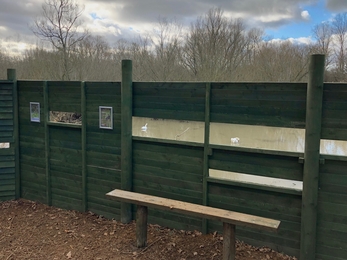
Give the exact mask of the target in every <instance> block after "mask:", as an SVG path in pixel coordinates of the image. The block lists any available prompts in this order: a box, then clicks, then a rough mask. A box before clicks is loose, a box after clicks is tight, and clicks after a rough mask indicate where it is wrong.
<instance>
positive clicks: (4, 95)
mask: <svg viewBox="0 0 347 260" xmlns="http://www.w3.org/2000/svg"><path fill="white" fill-rule="evenodd" d="M13 114H14V109H13V83H12V82H0V143H1V142H4V143H5V142H13V141H14V140H13V119H14V118H13Z"/></svg>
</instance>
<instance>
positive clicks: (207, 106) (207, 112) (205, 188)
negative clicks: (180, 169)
mask: <svg viewBox="0 0 347 260" xmlns="http://www.w3.org/2000/svg"><path fill="white" fill-rule="evenodd" d="M210 97H211V83H206V91H205V131H204V172H203V185H202V190H203V191H202V192H203V199H202V203H203V205H207V203H208V184H207V178H208V174H209V173H208V172H209V163H208V159H209V154H210V152H209V150H210V115H211V111H210V104H211V98H210ZM207 228H208V222H207V219H203V220H202V233H204V234H206V233H207Z"/></svg>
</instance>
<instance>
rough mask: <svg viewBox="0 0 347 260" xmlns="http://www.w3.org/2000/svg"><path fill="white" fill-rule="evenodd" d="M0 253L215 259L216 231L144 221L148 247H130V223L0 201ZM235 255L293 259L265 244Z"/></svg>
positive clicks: (240, 246)
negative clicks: (150, 223)
mask: <svg viewBox="0 0 347 260" xmlns="http://www.w3.org/2000/svg"><path fill="white" fill-rule="evenodd" d="M0 212H1V214H0V259H4V260H10V259H11V260H17V259H52V260H53V259H57V260H60V259H86V260H87V259H88V260H89V259H95V260H101V259H103V260H104V259H153V260H157V259H165V260H167V259H175V260H183V259H187V260H188V259H221V257H222V253H221V251H222V244H223V239H222V237H221V236H219V235H217V234H209V235H201V233H200V232H188V231H181V230H172V229H168V228H163V227H160V226H158V225H149V227H148V245H149V246H148V247H146V248H144V249H138V248H136V247H135V225H134V223H131V224H128V225H124V224H121V223H120V222H117V221H114V220H108V219H104V218H102V217H99V216H97V215H95V214H92V213H80V212H76V211H67V210H62V209H58V208H54V207H48V206H46V205H43V204H40V203H35V202H31V201H28V200H23V199H21V200H18V201H8V202H0ZM236 259H239V260H240V259H242V260H250V259H258V260H262V259H265V260H268V259H276V260H294V259H296V258H293V257H289V256H285V255H282V254H279V253H277V252H274V251H272V250H271V249H268V248H255V247H251V246H249V245H247V244H244V243H241V242H240V243H238V244H237V257H236Z"/></svg>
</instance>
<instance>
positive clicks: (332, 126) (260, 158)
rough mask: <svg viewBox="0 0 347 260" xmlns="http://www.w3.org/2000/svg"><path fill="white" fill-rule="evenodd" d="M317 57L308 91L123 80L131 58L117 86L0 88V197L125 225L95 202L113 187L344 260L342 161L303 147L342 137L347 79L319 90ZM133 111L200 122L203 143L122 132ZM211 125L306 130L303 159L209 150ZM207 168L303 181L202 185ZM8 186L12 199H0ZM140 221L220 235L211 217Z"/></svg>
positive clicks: (122, 206)
mask: <svg viewBox="0 0 347 260" xmlns="http://www.w3.org/2000/svg"><path fill="white" fill-rule="evenodd" d="M322 61H324V56H322V55H314V56H312V57H311V67H310V80H309V82H308V84H305V83H217V82H212V83H193V82H190V83H184V82H132V64H131V61H123V63H122V68H123V74H122V75H123V76H122V77H123V79H122V82H51V81H47V82H42V81H22V80H20V81H18V82H17V81H15V77H12V78H10V79H11V80H10V81H1V82H0V92H1V91H2V92H1V93H4V94H6V95H1V98H0V105H1V106H0V119H1V120H2V121H1V123H0V137H1V138H3V137H5V135H10V139H8V138H7V137H6V138H5V139H2V140H10V142H13V144H14V146H13V148H11V149H4V150H0V165H9V166H10V167H9V166H6V167H0V196H1V194H10V196H7V195H6V196H2V197H0V198H1V199H3V200H5V199H11V198H15V197H16V196H15V191H17V193H18V196H17V197H19V196H20V197H23V198H26V199H31V200H36V201H40V202H43V203H47V204H49V205H53V206H57V207H62V208H66V209H76V210H80V211H86V210H90V211H93V212H95V213H97V214H101V215H104V216H106V217H109V218H115V219H120V220H121V221H123V222H128V221H130V220H131V219H133V216H132V215H133V214H132V213H134V210H135V209H134V207H132V206H131V205H129V204H127V203H117V202H114V201H110V200H107V199H105V193H106V192H109V191H110V190H112V189H115V188H122V189H125V190H133V191H137V192H142V193H146V194H150V195H158V196H162V197H166V198H172V199H178V200H182V201H187V202H193V203H197V204H204V205H211V206H214V207H220V208H224V209H230V210H236V211H240V212H244V213H249V214H255V215H258V216H263V217H269V218H275V219H279V220H281V226H280V229H279V232H278V233H277V234H268V233H263V232H256V231H254V230H252V229H247V228H238V229H237V231H236V232H237V236H238V238H239V239H242V240H244V241H246V242H249V243H252V244H254V245H267V246H270V247H272V248H274V249H276V250H279V251H283V252H285V253H288V254H291V255H296V256H300V259H305V260H309V259H321V260H325V259H329V260H330V259H332V260H342V259H346V256H347V225H346V220H347V204H346V201H347V192H346V191H347V172H346V169H347V168H346V166H347V158H346V157H342V156H332V155H321V154H319V150H318V151H317V149H316V148H314V149H311V150H310V149H309V148H310V147H311V148H312V147H316V146H317V144H318V146H319V142H320V139H323V138H326V139H333V140H345V141H346V140H347V123H346V122H347V121H346V120H345V118H346V115H347V84H330V83H326V84H323V82H322V76H323V75H322V74H323V72H322V68H324V62H322ZM17 89H18V94H17V93H16V91H17ZM12 91H14V92H12ZM17 98H18V104H16V100H17ZM30 102H38V103H40V108H41V110H40V115H41V121H40V122H31V121H30ZM317 102H318V103H319V104H318V105H317ZM6 104H7V105H6ZM2 105H4V106H2ZM99 106H107V107H112V108H113V128H112V129H102V128H100V127H99ZM17 108H18V111H19V113H18V114H19V115H18V116H16V112H15V110H16V109H17ZM49 111H64V112H77V113H82V119H83V120H82V124H81V125H76V124H66V123H59V122H51V121H49ZM6 116H9V117H10V118H9V119H7V118H6V119H5V118H4V117H6ZM132 116H138V117H150V118H163V119H175V120H193V121H201V122H204V123H205V137H204V143H194V142H183V141H174V140H163V139H158V138H145V137H135V136H134V137H132V122H131V119H132ZM11 120H12V121H11ZM16 120H18V123H17V124H16ZM320 121H321V123H320ZM211 122H216V123H233V124H248V125H265V126H275V127H292V128H302V129H304V128H306V134H307V135H309V136H310V138H308V137H306V148H307V149H305V153H295V152H283V151H269V150H263V149H252V148H243V147H237V146H222V145H213V144H210V143H209V132H210V123H211ZM13 125H14V126H16V125H17V127H13ZM16 129H18V130H19V133H18V130H17V134H18V138H15V136H16ZM3 133H5V134H4V135H3ZM6 133H7V134H6ZM11 138H12V139H11ZM308 143H309V144H310V145H309V146H308V145H307V144H308ZM16 144H17V145H16ZM16 146H18V149H16ZM5 150H6V151H7V152H5V153H7V154H6V155H5V154H2V153H3V151H5ZM16 157H18V163H15V162H16ZM7 160H10V162H8V161H7ZM4 161H5V162H4ZM15 166H16V167H15ZM209 169H216V170H223V171H232V172H239V173H246V174H251V175H255V176H265V177H274V178H283V179H289V180H296V181H304V190H303V192H300V191H296V190H291V189H285V188H278V187H269V186H262V185H259V184H246V183H240V182H237V181H231V180H223V179H217V178H212V177H210V176H209V174H208V173H209ZM17 171H20V176H19V174H17V175H16V172H17ZM304 172H305V174H304ZM19 177H20V178H19ZM3 180H5V181H3ZM9 180H10V181H9ZM15 180H17V181H16V182H15ZM8 182H11V185H10V186H11V187H10V188H11V191H6V192H10V193H1V192H2V190H4V188H3V187H6V186H7V184H6V183H8ZM15 184H16V186H15ZM11 192H12V193H11ZM19 192H20V193H19ZM149 220H150V222H153V223H158V224H161V225H164V226H169V227H173V228H179V229H197V230H201V231H203V232H207V231H208V232H212V231H215V230H221V226H220V224H219V223H217V222H214V221H208V222H207V221H206V220H202V219H199V218H194V217H187V216H182V215H178V214H174V213H170V212H165V211H159V210H151V209H150V214H149Z"/></svg>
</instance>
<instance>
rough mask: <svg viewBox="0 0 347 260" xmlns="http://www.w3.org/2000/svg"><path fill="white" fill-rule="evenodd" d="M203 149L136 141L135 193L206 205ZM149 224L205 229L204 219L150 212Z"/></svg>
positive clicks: (134, 162)
mask: <svg viewBox="0 0 347 260" xmlns="http://www.w3.org/2000/svg"><path fill="white" fill-rule="evenodd" d="M202 172H203V147H190V146H186V145H179V144H170V145H168V144H165V143H155V142H151V141H146V140H145V138H144V140H133V185H134V187H133V190H134V191H135V192H141V193H144V194H149V195H155V196H161V197H165V198H170V199H176V200H181V201H186V202H191V203H197V204H202V192H203V191H202ZM149 221H150V222H152V223H157V224H160V225H164V226H170V227H173V228H178V229H191V230H192V229H197V230H200V229H201V219H198V218H194V217H188V216H183V215H180V214H174V213H171V212H164V211H160V210H153V209H149Z"/></svg>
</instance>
